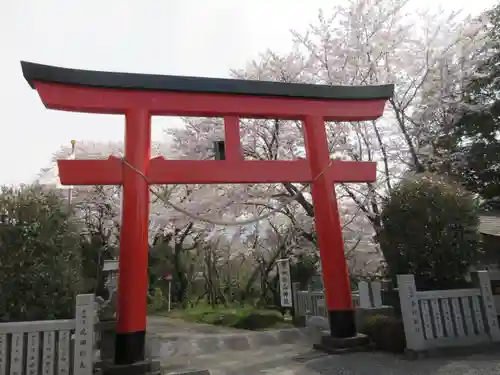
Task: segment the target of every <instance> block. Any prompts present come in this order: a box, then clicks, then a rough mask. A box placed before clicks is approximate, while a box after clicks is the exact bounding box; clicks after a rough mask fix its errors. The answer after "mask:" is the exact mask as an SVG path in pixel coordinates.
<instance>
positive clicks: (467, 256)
mask: <svg viewBox="0 0 500 375" xmlns="http://www.w3.org/2000/svg"><path fill="white" fill-rule="evenodd" d="M381 220H382V230H381V232H380V233H379V236H378V239H379V242H380V246H381V249H382V252H383V254H384V258H385V260H386V262H387V265H388V271H389V274H390V276H391V278H392V279H393V281H395V280H396V275H399V274H413V275H415V282H416V284H417V288H418V289H421V290H428V289H454V288H464V287H467V283H466V281H465V275H467V273H468V271H469V269H470V266H471V265H474V264H475V262H476V261H477V260H478V259H479V257H480V255H481V254H482V251H481V246H480V235H479V233H478V231H477V227H478V223H479V218H478V214H477V211H476V206H475V202H474V200H473V198H472V196H471V195H470V194H469V193H468V192H467V191H465V190H463V189H462V188H461V187H460V186H458V185H454V184H453V183H451V182H449V181H447V180H445V179H443V178H442V177H439V176H433V175H428V174H422V175H418V176H416V177H415V178H412V179H410V178H409V179H405V180H403V181H402V182H401V183H400V184H399V185H398V186H396V187H395V188H394V189H393V191H392V192H391V195H390V197H389V198H388V199H387V201H386V202H385V203H384V207H383V210H382V215H381Z"/></svg>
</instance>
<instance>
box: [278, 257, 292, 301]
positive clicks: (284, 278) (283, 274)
mask: <svg viewBox="0 0 500 375" xmlns="http://www.w3.org/2000/svg"><path fill="white" fill-rule="evenodd" d="M277 265H278V277H279V283H280V296H281V306H282V307H292V278H291V275H290V260H289V259H280V260H278V262H277Z"/></svg>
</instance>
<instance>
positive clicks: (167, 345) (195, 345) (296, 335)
mask: <svg viewBox="0 0 500 375" xmlns="http://www.w3.org/2000/svg"><path fill="white" fill-rule="evenodd" d="M306 338H307V335H306V332H305V330H303V329H298V328H291V329H282V330H273V331H257V332H252V331H247V332H242V333H230V334H220V335H219V334H214V335H209V336H207V335H186V336H184V335H172V336H168V335H162V336H160V335H154V334H153V335H149V347H150V350H151V355H152V357H154V358H170V357H173V356H192V355H196V356H199V355H210V354H215V353H217V352H219V351H233V350H237V351H241V350H249V349H260V348H263V347H266V346H275V345H281V344H294V343H297V342H299V341H304V339H306Z"/></svg>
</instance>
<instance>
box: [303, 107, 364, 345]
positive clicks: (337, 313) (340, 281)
mask: <svg viewBox="0 0 500 375" xmlns="http://www.w3.org/2000/svg"><path fill="white" fill-rule="evenodd" d="M304 134H305V146H306V151H307V158H308V159H309V163H310V165H311V172H312V174H313V176H318V175H320V174H321V173H322V172H323V171H324V170H325V169H326V168H327V166H328V163H330V154H329V152H328V144H327V138H326V132H325V122H324V120H323V118H322V117H319V116H314V117H312V116H308V117H306V118H305V121H304ZM328 174H329V173H323V174H321V176H320V177H319V178H318V179H316V180H315V181H313V183H312V198H313V204H314V221H315V223H316V233H317V236H318V237H317V238H318V244H319V250H320V256H321V268H322V271H323V283H324V286H325V297H326V304H327V308H328V314H329V318H330V330H331V334H332V336H334V337H341V338H343V337H352V336H354V335H355V334H356V324H355V320H354V310H353V307H352V297H351V286H350V282H349V273H348V269H347V264H346V259H345V255H344V241H343V239H342V228H341V224H340V218H339V212H338V206H337V197H336V195H335V187H334V185H333V182H332V179H331V178H330V176H328ZM366 177H368V176H366Z"/></svg>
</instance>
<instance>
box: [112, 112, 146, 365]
mask: <svg viewBox="0 0 500 375" xmlns="http://www.w3.org/2000/svg"><path fill="white" fill-rule="evenodd" d="M150 157H151V116H150V114H149V112H148V110H147V109H143V108H134V109H131V110H129V111H128V112H127V113H126V114H125V160H126V161H127V162H128V163H130V165H131V166H133V167H134V168H136V169H137V170H138V171H140V172H141V173H142V174H144V175H147V173H148V168H149V161H150ZM148 223H149V185H148V182H147V181H146V179H145V178H144V177H143V176H141V174H139V173H137V171H135V170H134V169H132V168H130V167H126V166H124V169H123V210H122V226H121V230H120V269H119V277H118V290H119V291H122V292H121V293H118V309H117V311H118V314H119V316H118V322H117V326H116V329H117V333H116V348H115V353H116V358H115V362H116V364H127V363H133V362H137V361H141V360H143V359H144V348H145V346H144V345H145V334H146V314H147V292H148ZM123 291H126V292H123Z"/></svg>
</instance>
